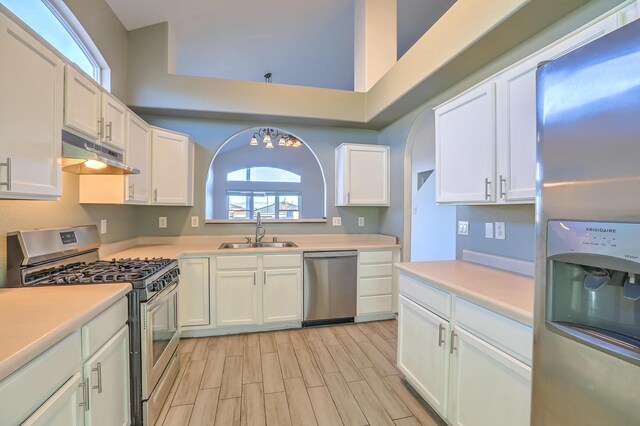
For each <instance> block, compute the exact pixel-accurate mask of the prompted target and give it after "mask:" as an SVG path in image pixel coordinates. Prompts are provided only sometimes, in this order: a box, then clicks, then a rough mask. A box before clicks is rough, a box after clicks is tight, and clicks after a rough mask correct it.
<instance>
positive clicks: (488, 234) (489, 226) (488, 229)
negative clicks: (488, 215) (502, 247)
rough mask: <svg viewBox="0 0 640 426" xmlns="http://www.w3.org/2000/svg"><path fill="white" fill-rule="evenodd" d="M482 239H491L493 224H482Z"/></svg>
mask: <svg viewBox="0 0 640 426" xmlns="http://www.w3.org/2000/svg"><path fill="white" fill-rule="evenodd" d="M484 237H485V238H493V222H487V223H485V224H484Z"/></svg>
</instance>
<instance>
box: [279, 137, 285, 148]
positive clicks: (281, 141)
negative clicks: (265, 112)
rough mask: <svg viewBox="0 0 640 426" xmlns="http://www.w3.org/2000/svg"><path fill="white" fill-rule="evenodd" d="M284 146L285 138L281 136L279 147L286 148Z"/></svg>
mask: <svg viewBox="0 0 640 426" xmlns="http://www.w3.org/2000/svg"><path fill="white" fill-rule="evenodd" d="M284 144H285V141H284V136H280V140H279V141H278V145H280V146H284Z"/></svg>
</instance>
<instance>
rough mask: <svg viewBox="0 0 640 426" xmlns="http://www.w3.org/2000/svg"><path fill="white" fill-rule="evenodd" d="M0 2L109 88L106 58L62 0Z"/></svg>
mask: <svg viewBox="0 0 640 426" xmlns="http://www.w3.org/2000/svg"><path fill="white" fill-rule="evenodd" d="M0 3H2V5H4V6H5V7H6V8H7V9H9V10H10V11H11V12H12V13H13V14H15V15H16V16H17V17H18V18H20V19H21V20H22V21H23V22H24V23H25V24H27V25H28V26H29V27H31V28H32V29H33V30H34V31H35V32H36V33H38V34H39V35H40V37H42V38H44V39H45V40H46V41H47V42H49V44H51V45H52V46H53V47H55V48H56V49H57V50H58V51H60V53H62V54H63V55H65V56H66V57H67V59H69V60H70V61H71V62H73V63H75V64H76V65H78V67H80V69H82V70H83V71H84V72H85V73H87V74H88V75H90V76H91V77H93V79H94V80H96V81H97V82H98V83H100V84H101V85H102V86H104V87H105V88H106V89H107V90H110V81H109V67H108V66H107V63H106V61H105V60H104V58H103V57H102V55H101V54H100V52H99V51H98V49H97V47H96V46H95V44H93V42H92V41H91V38H90V37H89V35H88V34H87V33H86V31H85V30H84V29H83V28H82V25H80V22H78V20H77V19H76V18H75V16H73V14H72V13H71V11H70V10H69V8H68V7H67V6H66V5H65V4H64V1H63V0H0Z"/></svg>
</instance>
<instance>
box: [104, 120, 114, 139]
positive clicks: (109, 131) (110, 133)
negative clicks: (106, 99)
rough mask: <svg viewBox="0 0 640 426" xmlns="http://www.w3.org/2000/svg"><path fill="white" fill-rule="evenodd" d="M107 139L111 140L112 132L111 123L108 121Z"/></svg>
mask: <svg viewBox="0 0 640 426" xmlns="http://www.w3.org/2000/svg"><path fill="white" fill-rule="evenodd" d="M106 127H107V140H108V141H111V140H112V138H111V136H112V132H113V123H112V122H111V121H110V122H109V124H107V126H106Z"/></svg>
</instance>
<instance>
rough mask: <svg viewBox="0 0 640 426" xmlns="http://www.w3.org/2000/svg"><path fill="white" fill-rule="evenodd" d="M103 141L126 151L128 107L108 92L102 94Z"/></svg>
mask: <svg viewBox="0 0 640 426" xmlns="http://www.w3.org/2000/svg"><path fill="white" fill-rule="evenodd" d="M102 120H103V125H104V134H103V136H102V141H103V142H104V143H107V144H109V145H111V146H113V147H115V148H118V149H121V150H123V151H124V149H125V148H126V131H127V107H126V106H125V105H124V104H123V103H122V102H120V101H119V100H117V99H116V98H115V97H113V96H112V95H111V94H109V93H107V92H102Z"/></svg>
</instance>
